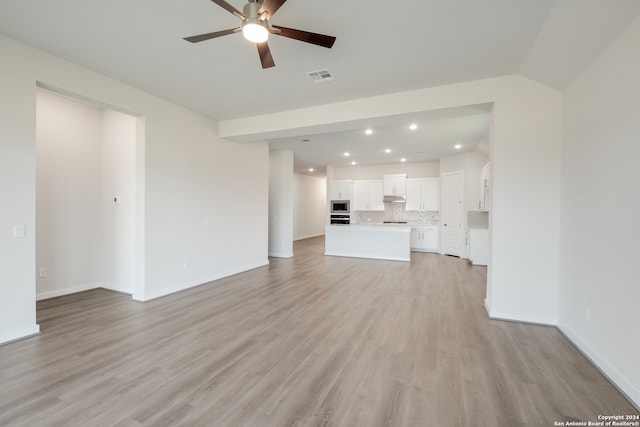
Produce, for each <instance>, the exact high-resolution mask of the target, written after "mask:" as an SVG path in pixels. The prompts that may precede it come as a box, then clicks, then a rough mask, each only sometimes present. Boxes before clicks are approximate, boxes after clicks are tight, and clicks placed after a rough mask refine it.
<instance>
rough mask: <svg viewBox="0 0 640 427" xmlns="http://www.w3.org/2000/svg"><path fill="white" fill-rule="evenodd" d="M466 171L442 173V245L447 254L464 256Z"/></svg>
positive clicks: (443, 251) (442, 249) (444, 252)
mask: <svg viewBox="0 0 640 427" xmlns="http://www.w3.org/2000/svg"><path fill="white" fill-rule="evenodd" d="M463 195H464V172H463V171H457V172H449V173H445V174H443V175H442V218H441V223H442V246H441V251H442V253H443V254H446V255H455V256H462V247H463V245H462V242H463V230H462V212H463V206H462V200H463Z"/></svg>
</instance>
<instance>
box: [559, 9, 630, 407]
mask: <svg viewBox="0 0 640 427" xmlns="http://www.w3.org/2000/svg"><path fill="white" fill-rule="evenodd" d="M638 46H640V19H636V20H635V22H634V23H633V24H632V25H631V26H630V27H628V28H627V30H626V31H624V32H623V33H622V34H621V35H620V36H619V37H618V39H617V40H615V41H614V42H613V44H611V45H610V46H609V47H608V48H607V49H606V50H605V51H604V52H603V53H602V54H601V55H600V56H599V57H598V58H597V59H596V60H595V62H594V63H593V64H591V65H590V66H589V67H588V68H587V69H586V70H585V71H584V72H583V73H582V74H581V75H580V76H579V77H578V78H577V79H576V80H575V81H573V82H572V83H571V85H570V86H569V87H568V88H567V90H566V92H565V96H564V100H565V103H564V118H565V120H564V125H565V135H566V138H565V141H564V144H563V156H562V157H563V175H562V227H561V239H560V243H561V246H560V247H561V251H560V261H561V263H560V266H561V268H560V321H559V327H560V329H561V330H562V331H563V332H564V333H565V334H566V335H567V336H569V337H570V338H571V340H573V341H574V342H575V343H576V344H577V345H578V346H579V347H580V348H581V349H582V350H583V351H584V352H585V353H586V354H587V356H588V357H590V358H591V359H592V360H593V361H594V362H595V363H596V364H597V365H598V366H599V367H600V368H601V369H602V370H603V371H604V373H605V374H606V375H608V376H609V378H611V379H612V380H613V381H614V382H615V383H616V384H617V385H618V386H619V387H620V388H621V389H622V391H623V392H625V393H626V394H627V396H629V397H630V398H631V399H632V400H633V401H634V402H635V403H636V406H638V407H640V368H639V366H640V365H639V362H638V361H640V317H639V316H638V313H639V305H640V270H639V269H638V260H640V222H639V219H640V197H638V194H639V189H638V184H639V183H640V168H639V167H638V161H639V160H640V79H639V78H638V76H640V56H639V55H638Z"/></svg>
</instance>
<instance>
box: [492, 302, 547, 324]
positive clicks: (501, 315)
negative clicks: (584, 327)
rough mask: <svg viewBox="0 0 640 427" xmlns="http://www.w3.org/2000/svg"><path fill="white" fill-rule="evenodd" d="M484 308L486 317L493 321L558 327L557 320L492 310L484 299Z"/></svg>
mask: <svg viewBox="0 0 640 427" xmlns="http://www.w3.org/2000/svg"><path fill="white" fill-rule="evenodd" d="M484 308H485V310H486V311H487V315H489V319H493V320H506V321H511V322H520V323H530V324H532V325H541V326H557V325H558V319H553V318H545V317H535V316H526V315H522V314H516V313H509V312H507V311H496V310H492V309H491V306H490V305H489V302H488V301H487V300H486V299H485V300H484Z"/></svg>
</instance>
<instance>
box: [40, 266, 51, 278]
mask: <svg viewBox="0 0 640 427" xmlns="http://www.w3.org/2000/svg"><path fill="white" fill-rule="evenodd" d="M48 273H49V272H48V271H47V269H46V268H41V269H40V277H47V274H48Z"/></svg>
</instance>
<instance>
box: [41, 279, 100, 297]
mask: <svg viewBox="0 0 640 427" xmlns="http://www.w3.org/2000/svg"><path fill="white" fill-rule="evenodd" d="M103 287H104V286H103V283H102V282H94V283H85V284H82V285H78V286H71V287H69V288H64V289H56V290H55V291H48V292H39V293H37V294H36V301H41V300H44V299H49V298H55V297H61V296H64V295H69V294H75V293H77V292H84V291H88V290H91V289H97V288H103ZM107 289H108V288H107Z"/></svg>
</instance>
